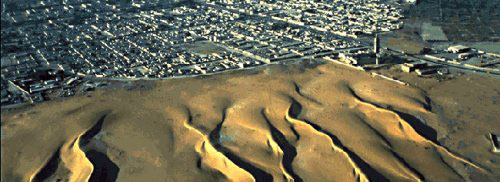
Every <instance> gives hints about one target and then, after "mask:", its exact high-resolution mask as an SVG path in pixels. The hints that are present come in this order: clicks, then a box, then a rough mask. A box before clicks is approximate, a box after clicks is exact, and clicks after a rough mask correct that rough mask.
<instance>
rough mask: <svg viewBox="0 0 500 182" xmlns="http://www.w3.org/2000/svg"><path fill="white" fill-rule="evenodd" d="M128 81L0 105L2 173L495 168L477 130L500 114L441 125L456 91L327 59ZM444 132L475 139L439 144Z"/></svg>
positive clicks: (446, 172) (352, 176) (428, 173)
mask: <svg viewBox="0 0 500 182" xmlns="http://www.w3.org/2000/svg"><path fill="white" fill-rule="evenodd" d="M458 79H460V78H458ZM492 82H493V83H498V80H493V81H492ZM115 84H120V83H115ZM134 84H136V85H137V88H136V89H120V88H118V87H117V88H114V89H104V90H98V91H96V92H94V93H92V94H91V95H83V96H76V97H72V98H68V99H64V100H55V101H50V102H46V103H42V104H40V105H37V106H34V107H31V108H27V109H22V110H16V111H8V112H2V126H1V129H2V162H1V178H2V182H4V181H5V182H8V181H9V182H10V181H71V182H79V181H120V182H121V181H125V182H126V181H130V182H137V181H236V182H239V181H249V182H250V181H277V182H278V181H313V182H315V181H342V182H349V181H374V182H378V181H477V179H480V180H481V181H496V180H498V179H499V176H500V174H499V172H498V171H499V169H500V167H499V161H500V159H499V157H498V155H495V154H493V153H491V152H490V148H488V147H489V143H488V140H487V139H486V137H485V136H486V134H488V132H499V131H500V126H499V124H498V123H499V120H498V117H496V118H494V117H493V120H495V119H496V122H495V121H483V120H486V119H484V118H483V120H481V118H480V119H479V120H478V121H476V123H475V124H476V125H478V124H480V126H479V125H478V126H475V124H473V123H469V125H467V124H463V123H461V124H459V125H454V126H455V130H453V132H450V131H451V130H450V129H449V128H448V127H447V126H444V125H443V126H441V124H440V123H443V122H444V121H445V120H446V122H454V121H453V117H454V116H453V112H454V110H453V109H456V108H454V107H455V106H451V105H453V103H452V102H456V100H453V94H450V96H449V97H446V96H442V95H437V96H436V98H437V99H436V101H434V100H433V99H434V96H433V94H434V95H435V93H433V92H432V91H426V90H423V89H419V88H415V87H412V86H404V85H400V84H397V83H394V82H390V81H387V80H383V79H379V78H374V77H372V76H371V75H370V74H369V73H364V72H360V71H356V70H350V69H348V68H344V67H341V66H338V65H334V64H331V63H326V64H323V65H319V66H314V65H307V64H295V65H288V66H284V65H272V66H267V67H261V68H258V69H254V70H246V71H236V72H232V73H223V74H218V75H212V76H205V77H195V78H183V79H172V80H163V81H154V82H153V81H137V82H136V83H134ZM141 84H142V85H143V86H140V85H141ZM144 85H146V86H144ZM499 85H500V84H499ZM141 87H143V88H141ZM492 87H493V88H492V89H494V90H496V89H498V90H500V88H499V87H500V86H498V85H497V86H492ZM438 90H439V89H438ZM497 93H498V92H497ZM455 95H456V94H455ZM450 99H451V101H450ZM436 102H439V104H437V103H436ZM471 102H473V101H471ZM475 102H477V101H475ZM448 106H449V108H450V109H447V107H448ZM494 106H495V105H492V106H490V107H489V110H486V111H484V110H483V111H484V112H490V111H494V110H495V109H494V108H493V109H492V108H491V107H494ZM496 106H497V107H498V105H496ZM438 107H439V108H438ZM497 111H498V110H497ZM465 112H467V111H465ZM479 114H480V113H479ZM488 114H491V113H486V115H488ZM480 115H481V114H480ZM483 115H485V114H483ZM457 117H458V116H457ZM489 119H491V118H489ZM433 126H441V127H434V128H433ZM457 127H460V128H457ZM466 127H469V128H466ZM469 129H470V130H469ZM456 132H464V134H463V135H457V134H456ZM483 135H484V136H483ZM447 136H448V138H447V141H448V143H450V142H449V141H455V140H460V141H462V139H460V138H449V136H468V137H470V138H473V139H477V140H475V141H471V140H466V139H463V141H466V142H468V143H467V145H468V146H479V147H462V148H458V147H456V146H455V145H451V144H450V145H449V146H445V145H444V144H442V142H440V141H441V140H440V139H443V138H446V137H447ZM474 137H475V138H474ZM472 142H477V143H472ZM451 143H453V142H451ZM471 153H473V154H474V156H473V157H468V154H471Z"/></svg>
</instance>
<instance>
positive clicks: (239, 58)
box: [1, 0, 500, 108]
mask: <svg viewBox="0 0 500 182" xmlns="http://www.w3.org/2000/svg"><path fill="white" fill-rule="evenodd" d="M415 2H416V1H394V2H392V1H383V2H382V1H381V0H350V1H341V0H331V1H319V0H318V1H313V0H295V1H292V0H291V1H288V2H284V1H258V0H247V1H231V0H207V1H180V2H175V3H165V2H163V1H131V2H126V3H125V2H123V1H113V0H101V1H86V0H69V1H66V0H63V1H55V0H45V1H40V2H39V3H31V4H29V3H26V4H12V3H11V4H8V3H2V20H1V21H2V28H1V35H2V40H1V46H2V47H1V55H2V57H1V77H2V83H1V103H2V108H15V107H19V106H22V105H25V104H30V103H37V102H42V101H44V100H48V99H50V98H51V97H67V96H72V95H75V94H77V93H79V92H85V91H88V90H92V89H94V88H96V87H100V86H102V85H105V83H103V82H99V81H96V80H134V79H168V78H176V77H184V76H195V75H205V74H213V73H218V72H222V71H226V70H235V69H245V68H250V67H255V66H259V65H265V64H274V63H281V62H285V61H300V60H309V59H324V60H331V61H335V62H338V63H341V64H346V65H349V66H353V67H358V68H361V69H363V70H364V69H366V68H377V67H381V66H385V65H393V64H398V65H400V66H401V69H402V70H403V71H405V72H416V73H417V74H419V75H421V74H422V75H424V74H433V73H438V74H447V73H448V72H449V70H448V67H453V68H455V69H466V70H473V71H479V72H485V73H487V74H491V73H495V74H500V73H499V69H498V63H499V61H498V60H499V55H498V54H495V53H489V52H485V51H482V50H477V49H474V48H470V47H466V46H462V45H453V46H450V47H447V48H446V49H441V50H440V49H433V48H429V49H424V50H423V51H422V52H421V53H419V54H408V53H405V52H404V51H400V50H395V49H391V48H387V47H383V46H381V45H380V39H379V36H378V35H379V34H382V33H384V32H390V31H394V30H398V29H401V28H402V27H403V26H404V24H403V19H405V15H404V14H403V8H404V7H405V6H408V4H412V3H415ZM476 62H477V63H476ZM491 66H493V67H491Z"/></svg>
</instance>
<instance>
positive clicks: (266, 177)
mask: <svg viewBox="0 0 500 182" xmlns="http://www.w3.org/2000/svg"><path fill="white" fill-rule="evenodd" d="M226 114H227V108H226V109H224V111H223V113H222V119H221V120H222V121H221V122H220V123H219V124H217V126H216V127H215V129H214V130H212V131H211V132H210V134H209V141H210V143H211V144H212V145H213V146H214V148H215V149H216V150H217V151H219V152H221V153H222V154H224V155H225V156H226V157H227V158H228V159H229V160H231V161H232V162H233V163H234V164H236V165H237V166H239V167H240V168H242V169H244V170H245V171H248V172H249V173H250V174H252V176H253V177H254V179H255V181H257V182H268V181H273V176H272V175H271V174H269V173H267V172H265V171H264V170H262V169H259V168H258V167H255V166H253V165H252V164H250V163H249V162H247V161H245V160H244V159H242V158H240V157H239V156H238V155H236V154H234V153H233V152H231V150H229V149H228V148H226V147H224V146H222V145H221V144H220V143H219V142H218V141H219V137H220V131H221V129H222V124H224V121H225V120H226Z"/></svg>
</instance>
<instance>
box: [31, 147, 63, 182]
mask: <svg viewBox="0 0 500 182" xmlns="http://www.w3.org/2000/svg"><path fill="white" fill-rule="evenodd" d="M61 147H62V146H59V147H58V148H57V151H56V152H54V154H52V156H51V157H50V158H49V160H48V161H47V163H46V164H45V166H43V168H42V169H41V170H40V171H39V172H38V173H37V174H36V175H35V177H34V178H33V180H32V181H33V182H42V181H46V180H47V179H48V178H50V177H51V176H52V175H54V173H55V172H56V170H57V168H58V166H59V162H60V161H61V159H60V155H61Z"/></svg>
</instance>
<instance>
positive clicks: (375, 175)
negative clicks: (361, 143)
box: [288, 97, 389, 182]
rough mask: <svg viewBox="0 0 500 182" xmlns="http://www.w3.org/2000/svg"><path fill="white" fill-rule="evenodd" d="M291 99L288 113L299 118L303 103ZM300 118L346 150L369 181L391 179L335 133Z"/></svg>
mask: <svg viewBox="0 0 500 182" xmlns="http://www.w3.org/2000/svg"><path fill="white" fill-rule="evenodd" d="M290 100H291V102H292V104H291V106H290V109H289V110H288V115H289V116H290V117H292V118H295V119H297V120H299V119H298V116H299V115H300V113H301V112H302V105H301V104H300V103H299V102H298V101H297V100H295V99H294V98H293V97H290ZM300 120H301V121H304V122H305V123H307V124H309V125H311V126H312V127H313V128H314V129H315V130H317V131H318V132H321V133H324V134H326V135H327V136H328V137H330V139H331V140H332V142H333V143H334V145H337V146H338V147H339V148H340V149H342V150H344V151H345V152H346V153H347V154H348V155H349V157H350V158H351V159H352V160H353V161H354V162H355V163H356V164H357V165H358V166H359V168H360V169H361V171H362V172H363V173H365V174H366V177H367V178H368V180H369V181H376V182H388V181H389V179H387V178H386V177H385V176H384V175H382V174H381V173H379V172H378V171H377V170H375V169H373V168H372V167H371V166H370V165H369V164H368V163H367V162H365V161H364V160H363V159H361V157H359V156H358V155H357V154H356V153H354V152H352V151H351V150H349V148H347V147H345V146H344V145H343V144H342V142H341V141H340V140H339V139H338V138H337V137H336V136H335V135H333V134H332V133H330V132H328V131H326V130H324V129H323V128H322V127H321V126H319V125H317V124H315V123H313V122H310V121H308V120H305V119H300Z"/></svg>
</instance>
